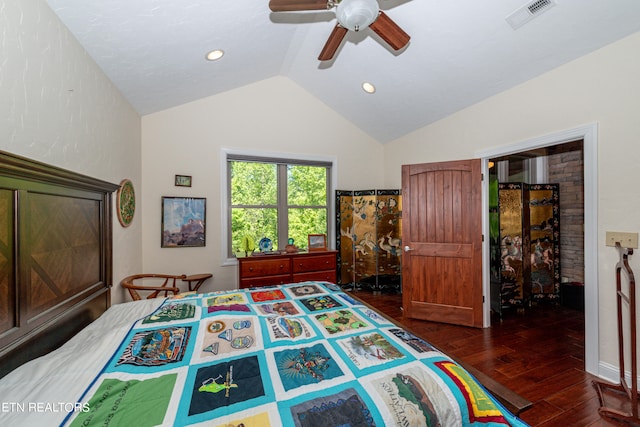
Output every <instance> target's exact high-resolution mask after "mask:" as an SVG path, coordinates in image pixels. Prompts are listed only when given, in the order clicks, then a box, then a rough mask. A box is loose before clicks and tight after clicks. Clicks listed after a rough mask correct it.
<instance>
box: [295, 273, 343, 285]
mask: <svg viewBox="0 0 640 427" xmlns="http://www.w3.org/2000/svg"><path fill="white" fill-rule="evenodd" d="M293 282H294V283H298V282H331V283H336V271H335V270H327V271H313V272H311V273H296V274H294V275H293Z"/></svg>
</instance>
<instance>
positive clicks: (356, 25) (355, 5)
mask: <svg viewBox="0 0 640 427" xmlns="http://www.w3.org/2000/svg"><path fill="white" fill-rule="evenodd" d="M379 10H380V9H379V7H378V0H342V1H341V2H340V3H339V4H338V5H337V6H336V17H337V18H338V22H339V23H340V25H342V26H343V27H345V28H347V29H349V30H351V31H359V30H361V29H364V28H367V27H368V26H369V25H371V24H372V23H373V21H375V20H376V18H377V17H378V12H379Z"/></svg>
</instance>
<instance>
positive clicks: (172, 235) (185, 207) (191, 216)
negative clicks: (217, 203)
mask: <svg viewBox="0 0 640 427" xmlns="http://www.w3.org/2000/svg"><path fill="white" fill-rule="evenodd" d="M205 219H206V199H205V198H199V197H163V198H162V244H161V247H163V248H185V247H202V246H205V241H206V240H205V236H206V233H205V231H206V229H205V225H206V224H205Z"/></svg>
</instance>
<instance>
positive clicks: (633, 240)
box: [606, 231, 638, 249]
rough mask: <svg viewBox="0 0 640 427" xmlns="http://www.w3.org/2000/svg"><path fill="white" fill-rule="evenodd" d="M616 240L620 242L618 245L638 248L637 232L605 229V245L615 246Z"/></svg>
mask: <svg viewBox="0 0 640 427" xmlns="http://www.w3.org/2000/svg"><path fill="white" fill-rule="evenodd" d="M616 242H620V246H622V247H623V248H634V249H638V233H626V232H623V231H607V237H606V245H607V246H615V245H616Z"/></svg>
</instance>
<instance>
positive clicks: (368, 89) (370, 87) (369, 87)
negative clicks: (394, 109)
mask: <svg viewBox="0 0 640 427" xmlns="http://www.w3.org/2000/svg"><path fill="white" fill-rule="evenodd" d="M362 90H364V91H365V92H367V93H375V91H376V87H375V86H374V85H373V83H369V82H364V83H362Z"/></svg>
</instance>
